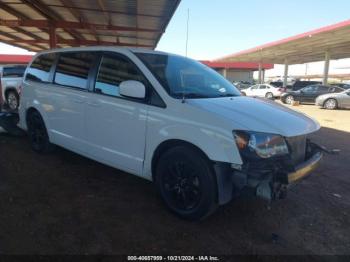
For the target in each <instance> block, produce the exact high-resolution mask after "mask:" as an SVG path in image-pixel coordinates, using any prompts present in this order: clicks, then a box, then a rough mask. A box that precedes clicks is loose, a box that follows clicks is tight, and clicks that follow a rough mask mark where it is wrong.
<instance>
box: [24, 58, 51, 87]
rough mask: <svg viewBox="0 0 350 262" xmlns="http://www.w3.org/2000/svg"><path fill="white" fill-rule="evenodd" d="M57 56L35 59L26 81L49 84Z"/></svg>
mask: <svg viewBox="0 0 350 262" xmlns="http://www.w3.org/2000/svg"><path fill="white" fill-rule="evenodd" d="M55 58H56V54H54V53H51V54H43V55H40V56H38V57H37V58H35V60H34V61H33V63H32V64H31V66H30V67H29V69H28V72H27V74H26V80H30V81H35V82H42V83H47V82H49V80H50V70H51V67H52V65H53V63H54V61H55Z"/></svg>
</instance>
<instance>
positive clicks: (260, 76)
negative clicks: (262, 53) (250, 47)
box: [258, 62, 262, 84]
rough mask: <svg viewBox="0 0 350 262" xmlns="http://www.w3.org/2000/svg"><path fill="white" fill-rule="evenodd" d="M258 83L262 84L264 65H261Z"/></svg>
mask: <svg viewBox="0 0 350 262" xmlns="http://www.w3.org/2000/svg"><path fill="white" fill-rule="evenodd" d="M258 83H259V84H262V63H261V62H260V63H259V78H258Z"/></svg>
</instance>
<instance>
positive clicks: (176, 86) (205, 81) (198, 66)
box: [136, 53, 240, 98]
mask: <svg viewBox="0 0 350 262" xmlns="http://www.w3.org/2000/svg"><path fill="white" fill-rule="evenodd" d="M136 55H137V56H138V57H139V58H140V59H141V61H142V62H143V63H144V64H145V65H146V66H147V67H148V69H149V70H150V71H151V72H152V73H153V74H154V76H155V77H156V78H157V79H158V81H159V82H160V83H161V84H162V85H163V87H164V88H165V90H166V91H167V92H168V94H169V95H171V96H172V97H174V98H182V97H183V96H185V97H186V98H214V97H230V96H240V92H239V91H238V90H237V89H236V87H235V86H234V85H233V84H231V83H230V82H229V81H227V80H226V79H225V78H224V77H222V76H221V75H220V74H219V73H217V72H216V71H214V70H212V69H211V68H209V67H207V66H205V65H203V64H202V63H199V62H197V61H194V60H191V59H188V58H185V57H181V56H175V55H167V54H149V53H136Z"/></svg>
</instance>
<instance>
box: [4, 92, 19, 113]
mask: <svg viewBox="0 0 350 262" xmlns="http://www.w3.org/2000/svg"><path fill="white" fill-rule="evenodd" d="M6 104H7V106H8V108H9V109H10V110H13V111H14V110H17V109H18V106H19V95H18V94H17V92H16V91H14V90H10V91H7V92H6Z"/></svg>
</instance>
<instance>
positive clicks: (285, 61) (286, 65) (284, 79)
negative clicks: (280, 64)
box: [283, 59, 289, 87]
mask: <svg viewBox="0 0 350 262" xmlns="http://www.w3.org/2000/svg"><path fill="white" fill-rule="evenodd" d="M288 66H289V65H288V60H287V59H285V60H284V75H283V87H287V85H288Z"/></svg>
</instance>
